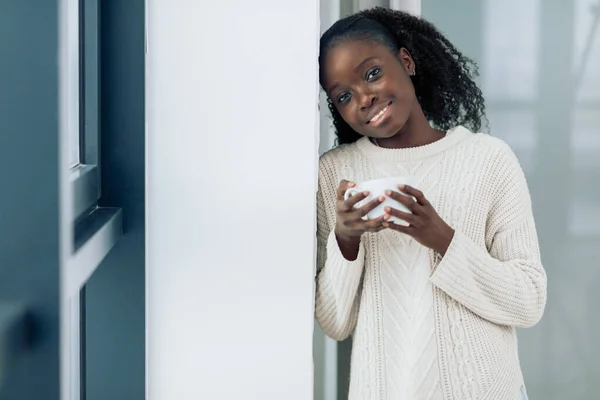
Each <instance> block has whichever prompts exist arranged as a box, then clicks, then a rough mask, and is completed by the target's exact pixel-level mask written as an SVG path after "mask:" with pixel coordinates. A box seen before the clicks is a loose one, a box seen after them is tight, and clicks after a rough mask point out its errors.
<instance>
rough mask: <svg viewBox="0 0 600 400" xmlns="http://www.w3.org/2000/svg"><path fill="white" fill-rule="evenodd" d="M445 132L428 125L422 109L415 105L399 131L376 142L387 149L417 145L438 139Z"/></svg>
mask: <svg viewBox="0 0 600 400" xmlns="http://www.w3.org/2000/svg"><path fill="white" fill-rule="evenodd" d="M445 134H446V132H444V131H440V130H438V129H434V128H432V127H431V125H429V121H427V118H425V115H424V114H423V110H422V109H421V107H420V106H418V105H417V107H416V109H415V110H414V112H413V113H412V114H411V116H410V117H409V118H408V120H407V121H406V123H405V124H404V126H403V127H402V129H401V130H400V132H398V133H397V134H396V135H394V136H392V137H391V138H386V139H377V144H378V145H379V146H380V147H384V148H387V149H403V148H408V147H419V146H425V145H427V144H429V143H433V142H435V141H438V140H440V139H441V138H443V137H444V135H445Z"/></svg>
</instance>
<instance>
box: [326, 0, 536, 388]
mask: <svg viewBox="0 0 600 400" xmlns="http://www.w3.org/2000/svg"><path fill="white" fill-rule="evenodd" d="M319 67H320V81H321V86H322V88H323V90H325V91H326V93H327V95H328V98H329V109H330V111H331V114H332V116H333V123H334V126H335V128H336V131H337V137H338V146H337V147H336V148H334V149H333V150H331V151H329V152H328V153H326V154H325V155H323V156H322V157H321V160H320V165H319V190H318V196H317V197H318V200H317V202H318V276H317V294H316V317H317V319H318V322H319V324H320V325H321V327H322V328H323V330H324V331H325V332H326V333H327V334H328V335H329V336H331V337H332V338H334V339H337V340H343V339H346V338H347V337H348V336H349V335H352V337H353V352H352V365H351V377H350V399H351V400H371V399H373V400H375V399H377V400H384V399H385V400H424V399H435V400H442V399H444V400H468V399H489V400H517V399H521V398H526V394H525V384H524V378H523V376H522V372H521V368H520V365H519V357H518V349H517V337H516V333H515V328H527V327H531V326H533V325H535V324H536V323H537V322H538V321H539V320H540V318H541V317H542V314H543V311H544V307H545V304H546V274H545V272H544V269H543V267H542V264H541V261H540V254H539V247H538V240H537V234H536V230H535V224H534V220H533V215H532V210H531V202H530V196H529V191H528V188H527V184H526V182H525V177H524V175H523V172H522V170H521V167H520V166H519V163H518V161H517V158H516V157H515V155H514V153H513V152H512V151H511V149H510V148H509V147H508V146H507V145H506V144H505V143H504V142H503V141H501V140H499V139H497V138H494V137H491V136H490V135H487V134H482V133H478V134H477V133H473V132H477V131H478V130H479V128H480V125H481V120H482V118H483V117H484V111H485V108H484V103H483V97H482V95H481V91H480V90H479V89H478V87H477V86H476V84H475V82H474V81H473V77H474V76H475V75H476V67H475V65H474V63H473V62H472V61H471V60H469V59H468V58H466V57H465V56H463V55H462V54H461V53H460V52H459V51H458V50H457V49H456V48H455V47H454V46H453V45H452V44H451V43H450V42H449V41H448V39H446V38H445V37H444V36H443V35H442V34H440V32H438V31H437V30H436V29H435V28H434V27H433V26H432V25H431V24H430V23H428V22H426V21H424V20H422V19H419V18H416V17H414V16H410V15H408V14H406V13H403V12H398V11H392V10H389V9H385V8H375V9H371V10H367V11H364V12H361V13H358V14H356V15H353V16H350V17H348V18H344V19H342V20H340V21H338V22H336V23H335V24H334V25H333V26H332V27H331V28H330V29H329V30H328V31H327V32H325V34H324V35H323V36H322V38H321V42H320V56H319ZM407 175H408V176H411V177H412V178H413V180H414V184H413V187H409V186H401V187H399V189H400V190H401V191H403V192H404V193H406V194H409V195H410V197H409V196H402V195H399V194H396V193H395V192H391V191H388V192H386V195H387V196H389V197H391V198H393V199H395V200H397V201H398V202H400V203H402V204H404V205H405V206H406V207H408V209H409V210H410V211H411V212H410V213H405V212H402V211H400V210H396V209H393V208H386V210H385V211H386V213H385V215H384V216H382V217H380V218H377V219H373V220H365V219H364V218H363V217H364V216H366V214H367V213H368V212H369V211H370V210H372V209H373V208H375V207H376V206H377V205H378V204H380V202H381V201H383V200H384V197H380V198H378V199H375V200H373V201H371V202H368V203H367V204H365V205H363V206H361V207H358V208H357V207H355V206H357V204H358V205H360V204H362V203H364V202H361V201H362V200H364V199H365V198H366V196H367V194H368V193H361V194H356V195H354V196H351V197H350V198H348V199H347V200H344V193H345V192H346V190H347V189H348V188H351V187H355V186H356V185H357V184H359V183H360V182H363V181H367V180H371V179H378V178H383V177H394V176H407ZM391 217H397V218H399V219H401V220H404V221H406V222H407V223H408V226H404V225H400V224H395V223H392V222H390V218H391Z"/></svg>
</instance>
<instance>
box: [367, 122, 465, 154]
mask: <svg viewBox="0 0 600 400" xmlns="http://www.w3.org/2000/svg"><path fill="white" fill-rule="evenodd" d="M471 135H473V133H472V132H471V131H469V130H468V129H467V128H465V127H463V126H457V127H455V128H452V129H450V130H449V131H448V132H447V133H446V136H444V137H443V138H441V139H439V140H436V141H435V142H432V143H429V144H426V145H424V146H417V147H408V148H404V149H386V148H383V147H379V146H376V145H375V144H373V143H372V142H371V141H370V140H369V138H368V137H366V136H365V137H362V138H360V139H359V140H358V141H357V142H356V145H357V146H358V148H359V149H360V151H361V152H362V153H363V154H364V155H365V156H367V157H368V158H372V159H378V160H382V161H391V162H402V161H414V160H420V159H423V158H428V157H431V156H434V155H436V154H439V153H441V152H443V151H445V150H447V149H449V148H451V147H453V146H455V145H456V144H458V143H460V142H461V141H463V140H465V139H466V138H468V137H470V136H471Z"/></svg>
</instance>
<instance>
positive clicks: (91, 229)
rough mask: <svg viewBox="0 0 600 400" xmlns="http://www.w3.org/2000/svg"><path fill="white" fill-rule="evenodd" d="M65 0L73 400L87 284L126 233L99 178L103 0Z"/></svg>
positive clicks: (80, 379) (77, 399)
mask: <svg viewBox="0 0 600 400" xmlns="http://www.w3.org/2000/svg"><path fill="white" fill-rule="evenodd" d="M101 1H102V0H64V3H63V5H64V7H65V9H64V13H63V14H62V15H63V16H64V18H65V19H66V21H64V22H61V23H66V26H67V28H66V29H67V32H68V33H67V36H66V38H65V39H64V43H63V45H64V46H66V48H67V49H68V55H67V61H66V64H67V65H66V69H65V71H63V79H64V81H65V83H64V87H66V88H68V89H67V90H66V91H67V99H66V102H67V104H68V145H67V146H66V147H67V148H68V162H69V165H68V168H70V186H71V190H70V192H71V195H72V207H71V214H70V216H71V218H70V220H71V221H72V224H73V242H72V246H71V247H72V250H71V252H70V253H71V255H70V257H69V260H68V262H67V265H66V267H65V272H64V282H65V284H64V285H63V288H62V289H61V290H62V291H63V294H62V296H63V299H64V303H63V305H62V310H61V312H62V313H64V315H65V316H66V318H65V321H66V322H65V326H68V329H67V331H68V332H67V333H66V336H67V337H68V341H67V343H68V346H65V347H68V349H64V350H63V351H64V352H65V353H66V354H65V353H63V357H64V359H65V361H64V362H65V363H66V364H65V365H68V367H67V368H66V369H67V370H68V376H67V377H65V379H66V380H67V381H68V388H69V397H68V400H84V397H85V362H86V361H85V330H84V329H85V284H86V282H87V280H88V279H89V277H90V276H91V275H92V273H93V272H94V270H95V269H96V267H97V266H98V265H99V264H100V262H101V261H102V260H103V259H104V257H105V256H106V255H107V254H108V252H109V251H110V250H111V249H112V247H113V246H114V244H115V243H116V242H117V240H118V239H119V238H120V236H121V235H122V217H121V210H120V209H119V208H103V207H99V200H100V196H101V193H102V192H101V181H100V171H101V165H100V164H101V162H100V140H101V126H100V125H101V124H100V121H101V110H100V103H101V101H100V80H101V76H100V75H101V74H100V35H101V32H100V2H101Z"/></svg>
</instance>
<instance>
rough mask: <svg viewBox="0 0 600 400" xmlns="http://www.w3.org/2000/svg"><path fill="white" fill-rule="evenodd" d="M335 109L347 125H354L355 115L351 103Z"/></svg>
mask: <svg viewBox="0 0 600 400" xmlns="http://www.w3.org/2000/svg"><path fill="white" fill-rule="evenodd" d="M337 111H338V113H339V114H340V115H341V116H342V118H343V119H344V121H346V123H347V124H348V125H351V126H352V125H356V121H357V116H356V112H355V111H354V109H353V107H352V104H348V105H345V106H342V107H339V108H338V109H337Z"/></svg>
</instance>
